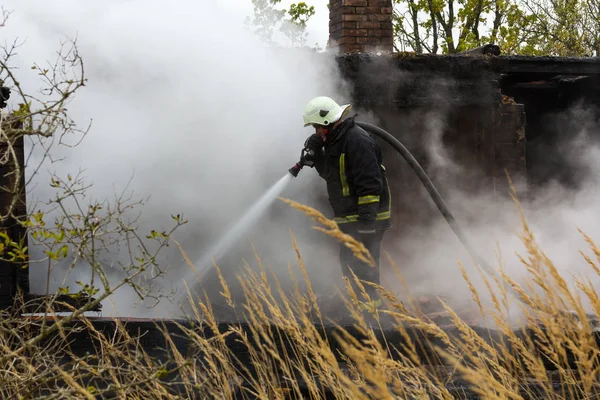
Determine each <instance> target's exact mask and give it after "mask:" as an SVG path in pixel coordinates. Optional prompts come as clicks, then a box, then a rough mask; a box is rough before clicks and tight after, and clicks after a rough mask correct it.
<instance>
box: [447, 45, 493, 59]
mask: <svg viewBox="0 0 600 400" xmlns="http://www.w3.org/2000/svg"><path fill="white" fill-rule="evenodd" d="M457 55H469V56H484V55H492V56H499V55H500V46H498V45H497V44H486V45H483V46H479V47H476V48H474V49H471V50H465V51H461V52H460V53H457Z"/></svg>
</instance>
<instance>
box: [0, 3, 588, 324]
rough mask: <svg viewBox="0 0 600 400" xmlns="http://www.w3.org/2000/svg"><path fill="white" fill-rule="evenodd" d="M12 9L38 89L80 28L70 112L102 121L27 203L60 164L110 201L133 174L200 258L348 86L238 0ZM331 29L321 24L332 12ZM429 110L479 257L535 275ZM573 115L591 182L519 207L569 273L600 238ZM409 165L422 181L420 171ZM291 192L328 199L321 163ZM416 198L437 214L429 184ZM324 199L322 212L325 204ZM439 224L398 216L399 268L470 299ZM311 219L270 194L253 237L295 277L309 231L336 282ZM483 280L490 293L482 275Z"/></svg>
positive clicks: (30, 79) (152, 209) (454, 246)
mask: <svg viewBox="0 0 600 400" xmlns="http://www.w3.org/2000/svg"><path fill="white" fill-rule="evenodd" d="M4 4H5V6H6V8H8V9H12V10H14V13H13V14H12V15H11V18H10V20H9V23H8V25H7V26H6V27H5V28H2V29H3V33H4V37H5V38H12V37H19V38H21V39H26V42H25V43H24V45H23V46H22V47H20V48H19V50H18V55H17V56H16V57H15V58H14V60H13V64H17V65H18V66H19V67H20V68H21V69H20V70H19V71H18V74H19V77H20V79H21V83H22V85H23V87H24V89H25V90H30V91H34V90H36V89H37V87H38V84H39V83H38V82H39V81H38V77H37V76H36V75H35V73H34V72H33V71H30V70H29V67H30V66H31V64H32V63H34V62H38V63H41V62H43V61H44V60H47V59H53V58H54V54H55V51H56V49H57V45H58V43H59V40H61V39H64V38H65V37H66V36H71V37H72V36H74V35H75V34H76V35H77V36H78V44H79V47H80V51H81V54H82V56H83V58H84V62H85V66H86V75H87V78H88V79H89V82H88V85H87V87H86V88H84V89H83V90H82V91H81V92H80V93H79V95H78V96H77V98H76V99H75V100H74V101H73V102H72V104H71V106H70V112H71V115H72V116H73V117H74V118H75V120H76V121H78V122H79V123H81V124H82V125H85V124H86V123H87V122H88V121H89V120H90V119H93V127H92V129H91V131H90V133H89V135H88V137H86V138H85V140H84V141H83V143H82V144H81V145H80V146H78V147H77V148H75V149H71V148H56V149H55V152H56V156H64V157H66V158H65V160H64V161H61V162H59V163H56V164H52V165H46V167H45V168H44V169H42V171H41V172H40V174H39V176H37V177H36V178H35V179H34V182H33V183H34V185H32V187H31V189H30V190H31V192H30V194H29V196H30V199H29V200H30V202H35V201H36V200H39V201H44V200H47V198H48V197H50V196H51V193H52V192H51V191H50V189H48V185H47V181H48V179H49V173H50V172H57V173H59V174H60V175H63V176H64V175H66V174H67V173H75V172H76V171H78V170H79V169H84V170H85V172H84V176H85V177H86V178H87V180H88V181H89V182H91V183H93V185H94V186H93V187H92V188H91V189H90V190H89V192H90V195H91V196H92V197H95V198H100V199H104V198H112V196H113V193H114V192H115V191H120V190H122V189H123V188H124V186H125V185H126V184H127V182H129V181H130V180H131V183H130V185H129V188H130V189H131V191H132V192H133V196H134V197H136V198H144V197H147V196H151V197H150V201H149V202H148V203H147V204H146V206H145V207H144V213H143V222H144V224H143V227H144V228H147V229H148V230H149V229H152V228H154V229H163V228H164V227H166V225H167V224H168V223H169V222H170V218H169V215H170V214H172V213H179V212H182V213H183V214H184V215H185V217H186V219H188V220H189V221H190V222H189V224H188V225H186V226H185V227H184V228H183V229H182V230H181V231H180V234H179V235H177V239H178V240H179V241H180V242H181V243H182V244H183V246H184V248H185V250H186V251H187V252H188V253H189V255H190V257H191V258H192V259H193V260H194V259H197V258H199V257H200V256H201V255H202V254H203V251H204V250H206V249H207V248H208V247H209V246H210V245H211V244H213V243H214V242H215V241H217V240H218V238H219V237H221V236H222V235H223V234H225V233H226V231H227V229H228V227H230V226H231V225H232V224H233V223H235V221H236V219H237V218H239V217H240V216H241V215H243V214H244V211H245V210H246V209H247V208H248V207H249V206H250V205H251V204H252V203H253V201H254V200H255V199H258V198H259V197H260V195H261V194H262V193H263V192H264V191H265V190H266V189H268V188H269V187H270V186H271V185H272V184H273V183H275V182H276V181H278V180H279V179H280V178H281V176H282V175H283V174H284V173H285V172H286V170H287V169H288V168H289V167H290V166H291V165H292V164H293V163H294V162H295V161H296V160H297V158H298V156H299V151H300V149H301V147H302V144H303V142H304V139H305V137H306V136H307V135H308V134H309V133H310V132H309V131H308V130H307V129H305V128H302V125H301V122H302V121H301V110H302V107H303V106H304V104H305V103H306V101H308V100H309V99H310V98H312V97H314V96H316V95H320V94H329V95H331V96H334V97H336V96H337V97H338V98H340V100H341V101H343V99H344V97H346V92H345V91H344V90H343V88H344V86H343V83H342V82H340V81H339V78H338V76H337V73H336V72H335V71H336V68H335V65H334V64H335V63H334V60H333V58H332V57H331V56H325V55H322V54H320V55H319V54H315V53H313V52H311V51H295V50H294V51H291V50H285V49H279V50H276V49H271V48H268V47H265V46H263V45H262V44H261V42H260V41H259V40H258V39H256V38H254V37H253V36H252V35H250V34H249V33H248V32H247V31H245V30H244V29H243V20H244V18H245V17H246V16H247V15H249V14H250V13H251V7H249V6H248V7H244V6H243V5H242V4H241V2H238V1H234V0H230V1H218V2H215V1H212V2H204V3H202V4H198V2H192V1H185V2H178V3H177V4H176V6H173V4H172V3H169V2H167V1H158V0H152V1H116V0H115V1H108V2H102V4H97V5H94V4H87V3H86V4H83V3H81V2H77V1H74V0H72V1H66V0H65V1H53V2H52V3H47V2H42V1H27V2H22V1H14V2H4ZM324 12H325V11H324V10H321V11H320V14H318V15H320V18H321V21H326V18H325V19H323V18H324V17H323V14H324ZM321 24H322V25H321V28H322V29H323V30H326V25H325V23H323V22H321ZM309 44H311V45H312V44H313V43H312V42H310V41H309ZM320 44H321V45H322V46H323V45H324V43H320ZM346 98H347V97H346ZM517 101H518V99H517ZM366 111H368V110H366ZM434 114H435V113H433V114H431V115H430V117H431V118H432V119H431V121H429V123H427V124H425V125H426V128H427V129H426V132H425V135H426V139H425V140H424V143H429V147H428V149H429V152H430V153H429V155H430V159H431V160H432V161H433V165H431V169H432V171H434V172H435V171H437V172H436V173H435V174H434V175H435V176H434V178H437V180H436V183H441V182H442V181H443V182H444V183H443V185H442V186H443V187H444V192H443V193H444V195H445V196H446V200H447V202H448V205H449V206H450V208H451V210H452V211H453V212H454V213H455V215H456V217H457V219H458V221H459V223H461V225H463V227H464V228H465V229H466V231H467V233H468V235H469V237H470V238H471V239H472V240H473V241H474V243H475V244H476V248H477V249H478V251H479V252H480V253H481V254H482V255H483V256H485V257H486V258H487V259H488V260H490V262H491V263H493V261H494V259H495V249H496V248H495V246H496V244H498V246H499V247H500V249H501V250H502V251H503V257H504V260H505V262H506V268H507V269H508V270H509V271H510V272H511V274H512V275H513V276H516V277H518V276H520V275H522V274H524V267H523V266H522V265H521V264H520V263H519V261H518V259H517V257H516V256H515V254H514V252H515V251H521V252H522V251H523V248H522V245H521V244H520V242H519V238H518V237H517V233H518V231H519V229H520V224H519V219H518V214H517V212H516V209H515V208H514V206H513V205H512V204H510V202H505V203H500V204H498V203H497V202H494V201H493V200H492V199H491V198H490V196H489V195H486V194H482V195H481V196H472V195H465V194H464V193H462V192H461V191H458V190H452V187H453V186H456V187H460V186H462V184H463V183H464V180H465V179H471V177H472V176H471V175H470V173H469V171H468V169H466V168H464V167H463V166H462V165H461V163H460V160H456V159H452V155H451V154H450V153H449V152H448V151H447V150H446V149H445V148H444V146H443V145H442V143H441V142H440V141H441V131H442V130H443V129H444V127H445V124H446V121H445V116H444V115H443V113H440V115H437V116H436V115H434ZM362 115H368V114H365V113H362ZM373 117H374V118H377V116H373ZM588 117H589V115H588V113H587V112H583V111H581V110H575V111H572V112H571V114H567V115H566V117H565V119H566V120H572V119H573V118H575V119H577V118H588ZM592 122H593V121H592ZM563 125H564V126H563V129H564V130H565V131H570V130H572V129H577V131H581V135H579V136H576V135H574V136H576V137H577V138H578V140H575V141H571V142H570V143H565V147H564V151H565V156H567V154H570V157H571V158H573V159H575V158H577V159H578V160H579V161H578V163H580V164H582V165H585V166H587V168H588V169H589V171H588V172H590V171H591V173H590V174H589V175H588V180H587V181H586V182H587V184H586V185H585V186H584V190H581V191H579V192H577V193H574V192H572V191H568V190H566V189H564V188H563V187H561V186H560V185H558V184H557V185H554V186H552V187H550V188H549V189H548V190H547V191H546V192H545V195H544V196H542V197H540V198H538V199H537V200H536V201H535V202H525V204H524V205H525V207H526V211H527V212H528V214H527V215H528V217H530V218H531V222H532V227H533V228H534V233H536V235H537V238H538V239H539V240H540V242H541V244H542V246H543V248H544V250H547V251H548V253H549V256H550V257H551V259H553V260H554V261H555V262H556V264H557V267H558V268H559V269H560V271H561V272H563V273H565V274H566V275H567V276H568V275H569V274H571V273H583V272H586V273H587V272H588V271H589V269H588V268H587V267H586V265H585V262H584V261H583V260H582V258H581V257H580V256H579V255H578V250H579V249H585V248H586V245H585V243H584V241H583V239H582V238H581V236H580V235H579V234H578V232H577V227H580V228H581V229H583V230H584V231H586V232H587V233H589V234H591V236H592V237H593V238H597V237H598V234H599V233H600V232H598V231H597V230H598V226H600V224H598V215H600V210H599V209H598V207H599V206H598V202H597V201H596V199H597V198H598V195H599V194H600V193H598V185H597V179H596V178H597V176H598V169H597V168H596V166H597V156H596V155H597V148H596V147H593V146H590V145H587V144H588V143H590V137H593V136H594V134H595V133H597V129H598V125H597V124H594V123H591V124H588V125H585V124H583V125H582V126H583V127H581V126H580V127H578V128H573V127H572V126H569V125H568V124H563ZM414 134H415V132H410V131H409V130H404V131H402V130H401V132H400V135H399V136H400V139H401V140H404V139H406V140H407V141H408V140H409V139H410V135H414ZM402 135H406V137H402ZM573 146H575V147H573ZM573 149H575V150H573ZM582 150H585V151H582ZM569 152H571V153H569ZM394 163H402V167H400V168H408V167H407V166H406V165H405V164H404V163H403V161H399V158H395V159H388V160H386V164H388V165H390V164H394ZM465 174H467V175H466V176H465ZM404 175H406V176H412V172H407V173H406V174H404ZM440 178H441V179H440ZM410 179H416V178H414V176H412V177H411V178H410ZM283 195H284V196H289V197H292V198H294V199H295V200H299V201H303V202H305V203H308V204H311V205H317V204H319V205H323V204H326V203H324V201H323V200H324V185H323V183H322V182H321V181H320V179H319V178H317V177H316V175H315V174H314V171H311V170H308V171H307V170H305V171H302V172H301V174H300V176H299V177H298V178H297V179H296V180H294V181H293V182H292V184H291V186H289V187H288V188H287V190H286V192H285V193H284V194H283ZM410 196H413V197H411V199H414V201H415V202H419V201H421V202H422V204H423V207H428V208H430V209H432V204H431V201H430V199H429V198H428V197H427V193H426V192H425V191H424V190H420V191H418V192H415V193H411V194H410ZM322 210H323V211H326V210H327V209H326V206H325V207H323V208H322ZM437 221H438V222H437V223H433V224H432V225H428V226H424V227H419V226H406V225H403V221H402V220H400V219H398V218H395V219H394V224H396V225H399V226H400V230H401V231H403V232H404V234H403V235H402V237H403V240H402V241H398V240H394V239H393V238H391V237H390V236H388V237H387V239H386V241H385V242H384V249H383V250H384V251H389V252H390V253H391V255H392V257H393V258H394V260H395V261H396V262H397V263H398V266H399V267H400V269H401V270H402V271H403V273H404V275H405V277H406V278H407V279H408V281H409V283H410V285H411V289H412V292H413V294H424V295H436V294H439V295H443V296H451V297H455V298H458V301H457V303H459V305H460V303H461V302H462V300H465V299H469V298H470V297H469V295H468V293H467V288H466V285H465V284H464V281H463V280H462V277H461V276H460V272H459V269H458V267H457V261H458V260H461V261H463V262H464V263H465V264H466V265H467V267H468V266H469V265H470V264H471V263H470V259H469V257H468V254H467V253H466V252H465V251H464V249H463V248H462V246H461V244H460V242H458V240H457V239H456V237H455V236H454V234H453V233H452V232H451V230H450V229H449V228H448V226H447V225H446V223H445V221H444V220H443V219H442V217H441V215H440V216H439V219H438V220H437ZM310 225H311V222H310V221H309V220H307V218H306V217H305V216H303V215H300V214H299V213H298V212H297V211H295V210H292V209H290V208H289V207H287V206H282V205H281V204H275V205H274V206H273V208H272V210H271V211H270V214H269V215H268V216H267V217H265V218H263V219H261V220H260V221H259V222H258V223H257V226H255V227H254V228H253V229H251V231H249V232H248V239H249V240H252V242H253V243H254V244H255V245H256V246H257V250H258V252H259V254H260V255H261V257H262V258H263V261H264V262H265V263H266V264H267V266H269V267H272V268H273V269H275V270H278V271H282V272H283V273H284V274H286V273H287V266H288V263H293V262H294V259H295V254H294V251H293V249H292V247H291V241H290V237H289V231H288V230H289V229H292V230H293V231H294V233H295V234H296V235H298V236H299V239H300V250H301V251H302V254H303V255H304V256H305V257H306V258H307V265H308V267H309V268H310V269H311V276H312V277H313V284H316V285H317V286H319V285H320V287H321V288H325V290H326V291H327V288H329V286H330V285H331V284H332V282H333V281H334V279H338V278H339V274H340V273H339V265H338V261H337V244H336V243H335V242H334V241H329V239H326V238H325V237H324V235H322V234H320V233H317V232H314V231H313V230H311V229H310ZM33 251H35V249H33ZM168 255H169V257H168V258H167V259H166V260H165V262H167V263H171V264H173V265H174V268H173V270H172V273H170V274H169V275H168V276H167V278H166V280H165V281H164V282H163V286H164V288H165V290H166V291H168V290H169V289H171V288H177V289H178V290H180V291H181V290H182V289H183V286H182V282H181V276H183V274H184V272H185V268H187V267H185V265H183V263H182V260H181V257H180V254H178V251H177V250H176V249H172V251H171V252H169V253H168ZM242 258H244V259H246V260H247V261H249V262H252V258H253V253H252V248H251V247H250V245H249V243H248V241H241V242H240V244H239V245H238V246H237V247H236V252H235V253H234V254H233V255H232V256H231V257H230V258H229V259H228V260H227V263H226V264H225V265H224V266H225V267H227V268H239V267H241V266H242V265H243V262H242ZM381 264H382V277H383V281H382V283H383V284H384V285H385V286H387V287H391V288H392V289H394V290H397V292H398V294H399V295H400V296H402V295H403V293H402V291H401V289H400V288H399V286H398V285H397V281H396V280H395V278H394V273H393V271H391V269H390V267H389V264H388V263H387V261H386V260H385V256H384V255H382V262H381ZM493 266H496V265H495V264H493ZM471 271H472V269H471ZM86 274H88V272H87V271H86V270H81V271H75V272H74V273H72V274H71V275H70V277H69V281H68V282H67V283H71V284H72V283H73V282H74V281H75V280H78V279H79V280H84V281H85V278H86ZM64 275H65V271H64V270H57V271H56V272H55V273H54V274H53V276H52V277H51V282H50V288H51V290H53V289H55V288H56V287H57V286H59V285H61V284H62V279H63V278H64ZM116 277H118V275H117V276H116ZM115 279H116V278H115ZM31 281H32V290H33V291H34V292H42V291H43V290H45V285H46V281H45V271H44V270H43V266H35V265H34V266H32V271H31ZM73 286H74V285H73ZM478 288H480V289H482V290H483V291H485V288H484V287H483V285H481V283H478ZM329 292H331V289H330V290H329ZM111 301H112V303H113V304H114V308H113V307H112V306H111V305H110V304H106V305H105V309H106V313H107V314H117V315H140V314H142V313H146V315H152V316H173V313H174V308H173V307H171V308H169V307H166V306H165V307H159V308H156V309H153V310H150V311H144V310H143V309H139V308H136V307H134V303H135V302H136V298H135V296H134V294H133V293H132V292H130V291H126V290H123V291H120V292H119V293H117V295H116V296H114V297H113V298H112V299H111Z"/></svg>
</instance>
